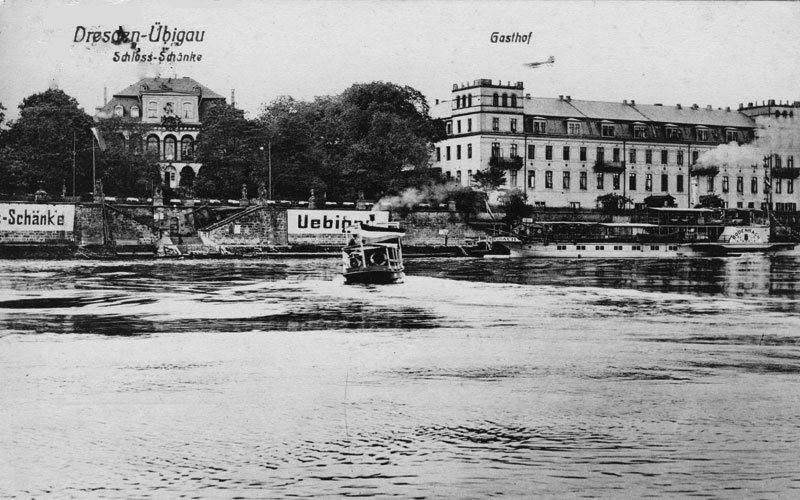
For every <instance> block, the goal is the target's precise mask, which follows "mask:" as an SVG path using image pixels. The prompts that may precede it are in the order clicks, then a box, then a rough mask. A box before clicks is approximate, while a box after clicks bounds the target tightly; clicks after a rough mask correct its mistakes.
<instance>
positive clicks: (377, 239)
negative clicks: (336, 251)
mask: <svg viewBox="0 0 800 500" xmlns="http://www.w3.org/2000/svg"><path fill="white" fill-rule="evenodd" d="M345 232H346V233H347V235H348V243H347V246H345V247H344V248H342V274H343V275H344V279H345V281H346V282H347V283H374V284H386V283H398V282H401V281H402V280H403V278H404V277H405V274H404V270H405V268H404V267H403V248H402V243H401V238H402V237H403V234H404V233H405V231H404V230H403V229H400V227H399V226H398V225H397V224H392V223H388V224H383V225H380V226H377V225H370V224H366V223H363V222H361V223H358V224H355V225H353V226H350V227H349V228H347V229H345Z"/></svg>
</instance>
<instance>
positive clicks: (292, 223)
mask: <svg viewBox="0 0 800 500" xmlns="http://www.w3.org/2000/svg"><path fill="white" fill-rule="evenodd" d="M286 212H287V214H286V215H287V217H288V218H289V220H288V233H289V234H342V232H343V231H344V229H345V228H347V227H350V226H351V225H353V224H355V223H356V222H367V223H369V222H375V223H383V222H389V212H386V211H379V212H367V211H364V210H298V209H289V210H287V211H286ZM373 217H374V219H373Z"/></svg>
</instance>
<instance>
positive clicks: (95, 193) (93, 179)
mask: <svg viewBox="0 0 800 500" xmlns="http://www.w3.org/2000/svg"><path fill="white" fill-rule="evenodd" d="M92 195H93V196H95V195H97V181H96V180H95V170H94V134H92Z"/></svg>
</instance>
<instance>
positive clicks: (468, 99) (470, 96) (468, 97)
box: [467, 94, 472, 107]
mask: <svg viewBox="0 0 800 500" xmlns="http://www.w3.org/2000/svg"><path fill="white" fill-rule="evenodd" d="M467 106H468V107H472V94H470V95H468V96H467Z"/></svg>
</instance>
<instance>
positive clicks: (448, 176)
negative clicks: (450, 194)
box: [447, 170, 453, 179]
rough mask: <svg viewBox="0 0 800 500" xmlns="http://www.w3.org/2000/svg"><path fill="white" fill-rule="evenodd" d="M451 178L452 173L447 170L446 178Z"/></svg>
mask: <svg viewBox="0 0 800 500" xmlns="http://www.w3.org/2000/svg"><path fill="white" fill-rule="evenodd" d="M452 176H453V173H452V172H450V171H449V170H448V171H447V178H448V179H450V178H451V177H452Z"/></svg>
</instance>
